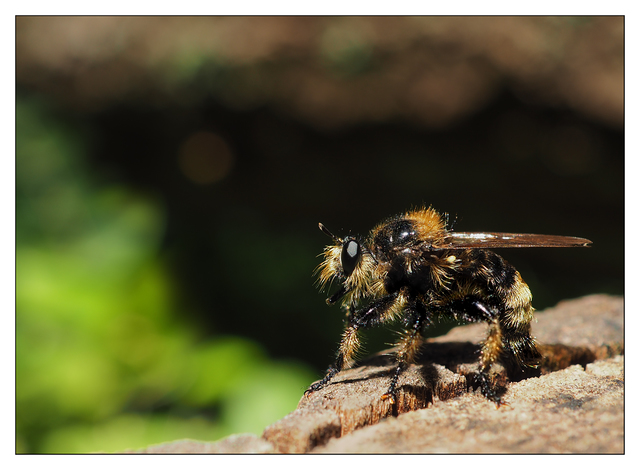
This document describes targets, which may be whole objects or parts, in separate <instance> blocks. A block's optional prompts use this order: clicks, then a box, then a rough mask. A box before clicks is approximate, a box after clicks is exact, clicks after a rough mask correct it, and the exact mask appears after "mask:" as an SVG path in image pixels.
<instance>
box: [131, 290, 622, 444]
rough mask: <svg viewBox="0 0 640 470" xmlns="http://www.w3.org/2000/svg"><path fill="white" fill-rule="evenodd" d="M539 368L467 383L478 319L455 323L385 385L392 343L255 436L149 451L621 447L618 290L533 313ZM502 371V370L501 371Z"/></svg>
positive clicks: (481, 327)
mask: <svg viewBox="0 0 640 470" xmlns="http://www.w3.org/2000/svg"><path fill="white" fill-rule="evenodd" d="M537 319H538V321H537V323H535V324H534V326H533V332H534V335H535V336H536V338H537V339H538V341H539V342H540V343H541V344H542V346H541V350H542V352H543V354H544V356H545V358H544V360H543V363H542V367H541V370H540V372H541V374H542V375H541V376H539V377H520V378H516V379H513V377H512V381H511V382H510V383H507V382H506V381H505V383H506V384H507V391H506V394H505V396H504V400H505V401H506V403H507V404H506V405H504V406H500V407H496V405H495V404H494V403H492V402H490V401H488V400H486V399H485V398H484V397H483V396H482V395H480V394H479V393H478V392H477V391H473V387H471V385H472V382H471V377H472V372H473V371H474V370H475V369H476V362H475V361H476V357H477V344H478V342H479V341H481V340H482V339H483V335H484V332H485V329H486V326H485V325H480V324H474V325H467V326H461V327H458V328H454V329H453V330H451V331H450V332H449V333H448V334H447V335H445V336H442V337H440V338H434V339H432V340H429V341H427V342H426V343H425V345H424V347H423V349H422V353H421V357H420V359H419V361H418V363H417V364H414V365H412V366H410V367H409V368H408V369H407V370H406V371H405V372H404V373H403V374H402V376H401V378H400V381H399V393H398V401H397V403H396V404H395V405H391V404H390V403H389V402H388V401H384V400H381V399H380V397H381V396H382V394H383V393H384V392H385V391H386V389H387V387H388V380H389V377H388V376H389V373H390V371H391V370H392V368H393V367H394V366H393V360H392V357H391V356H390V355H389V352H390V351H386V352H383V353H380V354H378V355H376V356H373V357H371V358H369V359H367V360H365V361H364V362H363V363H361V364H360V365H359V367H355V368H353V369H350V370H346V371H343V372H341V373H340V374H338V375H337V376H336V377H335V378H334V379H333V380H332V382H331V383H330V384H329V385H327V386H326V387H325V388H324V389H322V390H320V391H318V392H315V393H313V394H311V395H309V396H303V397H302V399H301V400H300V403H299V405H298V409H296V410H295V411H294V412H292V413H290V414H289V415H287V416H285V417H284V418H283V419H282V420H280V421H278V422H276V423H274V424H272V425H270V426H268V427H267V428H266V429H265V431H264V433H263V435H262V437H257V436H254V435H250V434H241V435H234V436H231V437H228V438H226V439H223V440H221V441H217V442H214V443H203V442H197V441H189V440H185V441H177V442H173V443H168V444H161V445H158V446H152V447H149V448H147V449H145V450H143V451H142V452H147V453H272V452H276V453H307V452H313V453H623V452H624V375H623V374H624V357H623V354H624V346H623V299H622V298H621V297H611V296H606V295H592V296H588V297H583V298H580V299H576V300H571V301H564V302H561V303H559V304H558V305H557V306H556V307H553V308H550V309H547V310H545V311H542V312H538V314H537ZM497 374H498V375H497V377H498V379H499V380H506V373H505V372H504V371H503V370H498V371H497Z"/></svg>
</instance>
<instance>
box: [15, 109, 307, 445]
mask: <svg viewBox="0 0 640 470" xmlns="http://www.w3.org/2000/svg"><path fill="white" fill-rule="evenodd" d="M16 133H17V137H16V143H17V145H16V147H17V156H16V158H17V160H16V165H17V166H16V173H17V174H16V195H17V210H16V225H17V227H16V234H17V239H16V240H17V242H16V243H17V246H16V304H17V305H16V309H17V313H16V428H17V440H16V451H17V452H19V453H42V452H44V453H76V452H117V451H122V450H125V449H136V448H140V447H143V446H147V445H150V444H154V443H159V442H163V441H168V440H174V439H182V438H194V439H203V440H216V439H219V438H222V437H224V436H226V435H229V434H232V433H237V432H253V433H257V434H259V433H260V432H261V431H262V429H263V428H264V427H265V426H266V425H268V424H270V423H272V422H274V421H276V420H277V419H279V418H281V417H282V416H284V415H285V414H286V413H288V412H290V411H292V410H293V409H294V408H295V406H296V404H297V401H298V400H299V398H300V395H301V393H302V391H303V390H304V389H305V388H306V387H307V386H308V384H309V383H311V382H312V381H313V379H314V378H315V376H314V375H313V374H312V373H311V371H310V370H308V369H307V368H305V366H303V365H301V364H295V363H291V362H284V361H274V360H272V359H270V358H268V357H267V356H266V354H265V353H264V351H263V350H262V349H261V348H260V347H259V346H258V345H257V344H256V343H254V342H251V341H249V340H246V339H243V338H239V337H214V338H211V337H204V336H203V335H202V334H201V332H200V329H199V328H198V327H197V325H193V324H190V323H189V321H188V320H185V318H186V317H188V315H182V314H181V312H182V313H184V312H185V309H186V308H187V307H185V306H184V304H185V302H184V301H181V299H180V298H179V297H178V296H177V294H176V289H175V288H174V287H173V284H172V278H171V276H170V273H168V270H167V267H166V266H167V264H166V263H165V262H164V261H163V255H162V251H161V240H162V236H163V230H164V219H163V212H162V210H161V208H160V206H159V204H157V203H154V202H153V201H150V200H149V199H146V198H143V197H140V196H136V195H134V194H132V193H131V192H130V191H129V190H127V189H125V188H123V187H113V185H112V184H111V185H109V184H105V183H101V182H100V181H99V178H97V177H96V175H94V174H92V173H91V170H90V168H89V166H88V159H87V155H86V150H85V149H86V147H85V145H84V143H83V139H85V138H86V135H87V131H86V129H82V127H80V126H78V125H77V123H73V122H64V121H63V120H61V119H60V118H59V117H58V116H57V115H56V114H55V113H53V112H51V110H50V109H49V108H48V106H47V105H45V104H43V103H42V102H39V101H37V100H34V99H31V98H29V99H27V98H24V97H18V100H17V111H16Z"/></svg>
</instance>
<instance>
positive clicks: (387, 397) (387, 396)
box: [380, 392, 396, 405]
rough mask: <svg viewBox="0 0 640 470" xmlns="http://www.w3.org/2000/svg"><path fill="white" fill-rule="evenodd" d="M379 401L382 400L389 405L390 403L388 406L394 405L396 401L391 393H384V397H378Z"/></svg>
mask: <svg viewBox="0 0 640 470" xmlns="http://www.w3.org/2000/svg"><path fill="white" fill-rule="evenodd" d="M380 400H382V401H389V403H390V404H392V405H395V403H396V399H395V397H394V396H393V394H392V393H388V392H387V393H385V394H384V395H382V396H381V397H380Z"/></svg>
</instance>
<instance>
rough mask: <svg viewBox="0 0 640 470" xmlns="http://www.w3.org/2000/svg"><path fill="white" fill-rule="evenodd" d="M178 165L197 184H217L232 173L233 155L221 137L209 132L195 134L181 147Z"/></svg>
mask: <svg viewBox="0 0 640 470" xmlns="http://www.w3.org/2000/svg"><path fill="white" fill-rule="evenodd" d="M178 165H179V166H180V169H181V170H182V172H183V173H184V175H185V176H186V177H187V178H188V179H189V180H190V181H192V182H194V183H196V184H211V183H216V182H218V181H220V180H222V179H223V178H224V177H225V176H227V175H228V174H229V172H230V171H231V167H232V166H233V153H232V151H231V147H230V146H229V144H227V142H226V141H225V140H224V139H223V138H222V137H220V136H219V135H217V134H214V133H213V132H209V131H200V132H195V133H193V134H191V135H190V136H189V137H188V138H187V139H186V140H185V141H184V143H183V144H182V145H181V147H180V151H179V154H178Z"/></svg>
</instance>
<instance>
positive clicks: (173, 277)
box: [16, 17, 624, 452]
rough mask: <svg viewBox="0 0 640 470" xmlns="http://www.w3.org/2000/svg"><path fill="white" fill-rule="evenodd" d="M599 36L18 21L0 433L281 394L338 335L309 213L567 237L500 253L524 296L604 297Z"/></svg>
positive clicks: (136, 428) (563, 26) (196, 416)
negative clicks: (9, 296)
mask: <svg viewBox="0 0 640 470" xmlns="http://www.w3.org/2000/svg"><path fill="white" fill-rule="evenodd" d="M623 46H624V22H623V18H622V17H497V18H494V17H346V18H344V17H283V18H280V17H260V18H254V17H70V18H67V17H18V18H17V20H16V80H17V91H16V144H17V145H16V150H17V155H16V158H17V160H16V164H17V165H16V168H17V172H16V195H17V212H16V220H17V232H16V233H17V271H16V272H17V333H16V334H17V336H16V338H17V362H16V364H17V387H16V388H17V390H16V391H17V415H16V419H17V433H18V440H17V451H18V452H96V451H118V450H124V449H126V448H137V447H142V446H144V445H148V444H152V443H155V442H161V441H166V440H170V439H178V438H185V437H191V438H197V439H204V440H214V439H218V438H221V437H224V436H225V435H228V434H230V433H234V432H254V433H257V434H259V433H260V432H261V430H262V429H263V428H264V426H266V425H267V424H269V423H271V422H273V421H275V420H277V419H278V418H280V417H282V416H284V414H286V413H287V412H289V411H291V410H293V409H294V408H295V406H296V403H297V400H298V399H299V398H300V396H301V394H302V392H303V391H304V389H305V388H306V387H307V386H308V385H309V383H310V382H311V381H313V380H315V379H317V378H320V377H321V375H322V373H323V371H324V369H325V367H326V366H327V365H328V364H329V362H331V360H332V358H333V354H334V350H335V347H336V345H337V343H338V341H339V337H340V331H341V328H342V324H341V322H342V319H343V315H342V314H341V312H340V311H339V309H338V308H337V307H334V308H329V307H328V306H326V304H325V302H324V299H325V297H326V295H325V294H321V293H318V292H317V290H316V288H315V287H314V278H313V276H312V273H313V270H314V268H315V267H316V265H317V264H318V263H319V258H318V257H317V256H318V254H319V253H321V251H322V249H323V247H324V245H325V244H327V243H328V242H329V240H328V239H327V238H326V236H325V235H323V234H322V233H321V232H320V231H319V230H318V228H317V224H318V222H320V221H321V222H323V223H324V224H325V225H326V226H327V227H329V228H330V229H331V230H332V231H333V232H334V233H336V234H347V233H360V234H365V233H366V232H367V231H368V230H369V229H371V228H372V227H373V225H375V224H376V223H377V222H379V221H380V220H381V219H383V218H385V217H388V216H390V215H393V214H395V213H398V212H403V211H405V210H408V209H410V208H411V207H415V206H419V205H422V204H426V205H433V206H434V207H435V208H436V209H437V210H439V211H442V212H447V213H449V214H450V217H451V220H455V223H454V228H455V229H457V230H460V231H480V230H485V231H487V230H488V231H508V232H526V233H549V234H558V235H573V236H580V237H585V238H589V239H591V240H592V241H593V247H592V248H590V249H566V250H560V249H537V250H502V251H501V252H500V253H501V254H502V255H503V256H504V257H505V258H507V259H508V260H509V261H511V262H512V263H513V264H514V265H515V266H516V267H517V268H518V270H519V271H520V272H521V273H522V275H523V278H524V279H525V281H526V282H527V283H528V284H529V285H530V287H531V289H532V292H533V294H534V306H535V307H536V308H537V309H543V308H545V307H549V306H552V305H554V304H555V303H557V302H558V301H560V300H562V299H567V298H573V297H578V296H582V295H586V294H591V293H598V292H605V293H611V294H622V292H623V225H624V218H623V201H624V196H623V194H624V188H623V171H624V134H623V129H624V127H623V123H624V114H623V109H624V108H623V106H624V101H623V86H624V82H623V80H624V74H623V72H624V53H623V50H624V49H623ZM534 331H535V326H534ZM367 338H368V341H367V345H368V346H369V348H368V351H369V352H374V351H375V350H376V349H377V348H379V347H384V344H385V343H388V342H391V341H393V339H394V338H395V337H394V335H393V334H392V333H390V332H389V331H388V329H386V328H383V329H382V331H381V332H371V333H370V334H368V335H367Z"/></svg>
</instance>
